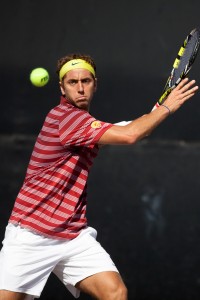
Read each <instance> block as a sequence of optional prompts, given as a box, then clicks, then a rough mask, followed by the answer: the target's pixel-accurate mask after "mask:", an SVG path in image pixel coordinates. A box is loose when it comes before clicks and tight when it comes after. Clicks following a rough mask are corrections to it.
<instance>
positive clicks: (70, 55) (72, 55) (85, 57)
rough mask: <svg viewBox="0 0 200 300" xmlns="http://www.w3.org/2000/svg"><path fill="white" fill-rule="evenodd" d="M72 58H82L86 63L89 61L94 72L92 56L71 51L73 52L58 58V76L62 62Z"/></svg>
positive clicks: (94, 65)
mask: <svg viewBox="0 0 200 300" xmlns="http://www.w3.org/2000/svg"><path fill="white" fill-rule="evenodd" d="M72 59H83V60H85V61H86V62H87V63H89V64H90V65H91V66H92V67H93V69H94V71H95V73H96V64H95V62H94V60H93V58H92V57H91V56H90V55H87V54H80V53H73V54H68V55H66V56H64V57H61V58H60V59H59V60H58V62H57V69H56V73H57V74H58V76H59V72H60V69H61V68H62V66H63V65H64V64H66V63H67V62H68V61H70V60H72Z"/></svg>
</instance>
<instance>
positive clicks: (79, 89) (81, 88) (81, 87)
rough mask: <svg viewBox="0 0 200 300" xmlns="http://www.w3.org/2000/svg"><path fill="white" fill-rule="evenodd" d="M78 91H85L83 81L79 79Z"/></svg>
mask: <svg viewBox="0 0 200 300" xmlns="http://www.w3.org/2000/svg"><path fill="white" fill-rule="evenodd" d="M78 92H79V93H83V92H84V87H83V83H82V82H81V80H80V81H78Z"/></svg>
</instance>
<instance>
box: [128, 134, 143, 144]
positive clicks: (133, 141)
mask: <svg viewBox="0 0 200 300" xmlns="http://www.w3.org/2000/svg"><path fill="white" fill-rule="evenodd" d="M139 140H140V137H139V136H137V135H129V136H127V137H126V140H125V143H126V144H127V145H133V144H136V143H137V141H139Z"/></svg>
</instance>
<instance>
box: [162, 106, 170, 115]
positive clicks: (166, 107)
mask: <svg viewBox="0 0 200 300" xmlns="http://www.w3.org/2000/svg"><path fill="white" fill-rule="evenodd" d="M160 106H163V107H164V108H165V109H166V110H167V111H168V114H169V115H171V110H170V108H169V107H168V106H167V105H165V104H161V105H160Z"/></svg>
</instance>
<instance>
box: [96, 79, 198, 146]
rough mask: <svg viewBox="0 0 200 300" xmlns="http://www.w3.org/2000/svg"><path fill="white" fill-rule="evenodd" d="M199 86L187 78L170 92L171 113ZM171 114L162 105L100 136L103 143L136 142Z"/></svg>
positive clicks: (192, 94) (100, 142)
mask: <svg viewBox="0 0 200 300" xmlns="http://www.w3.org/2000/svg"><path fill="white" fill-rule="evenodd" d="M197 90H198V86H196V85H195V81H194V80H191V81H189V80H188V79H187V78H186V79H184V80H182V81H181V82H180V83H179V85H178V86H177V87H176V88H175V89H174V90H173V91H172V92H171V93H170V95H169V96H168V98H167V99H166V100H165V105H166V106H167V107H168V108H169V110H170V111H171V113H174V112H175V111H176V110H178V109H179V108H180V107H181V106H182V105H183V104H184V103H185V102H186V101H187V100H188V99H190V98H191V97H192V96H194V94H195V93H196V91H197ZM168 116H169V111H168V109H167V108H166V107H164V106H160V107H159V108H157V109H155V110H154V111H152V112H150V113H148V114H146V115H144V116H142V117H140V118H138V119H135V120H134V121H132V122H130V123H129V124H128V125H125V126H117V125H113V126H112V127H111V128H109V129H108V130H107V131H106V132H105V133H104V134H103V135H102V137H101V138H100V140H99V144H101V145H106V144H110V145H119V144H122V145H123V144H124V145H125V144H134V143H136V142H137V141H139V140H141V139H142V138H144V137H146V136H148V135H149V134H150V133H151V132H152V131H153V130H154V129H155V128H156V127H157V126H158V125H159V124H160V123H162V122H163V121H164V120H165V119H166V118H167V117H168Z"/></svg>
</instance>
